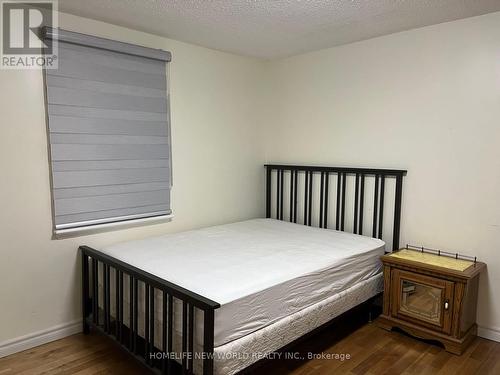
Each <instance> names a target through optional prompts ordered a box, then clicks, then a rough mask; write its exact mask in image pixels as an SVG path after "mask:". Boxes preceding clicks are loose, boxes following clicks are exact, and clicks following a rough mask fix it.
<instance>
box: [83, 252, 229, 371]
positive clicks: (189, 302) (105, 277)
mask: <svg viewBox="0 0 500 375" xmlns="http://www.w3.org/2000/svg"><path fill="white" fill-rule="evenodd" d="M80 251H81V254H82V309H83V331H84V333H88V332H89V331H90V327H93V328H95V329H97V330H98V331H101V332H103V333H104V334H106V335H108V336H110V337H112V338H113V339H115V340H116V341H117V342H118V343H120V344H121V345H122V347H124V348H125V349H126V350H128V351H129V352H131V353H132V354H134V355H135V356H136V358H137V359H139V360H140V361H142V362H143V363H144V364H146V365H147V366H148V367H150V368H151V369H152V370H153V371H155V372H158V373H162V374H172V373H177V371H176V370H180V371H181V372H182V373H188V374H192V373H193V371H194V368H193V363H194V358H195V357H196V358H199V359H200V360H202V361H203V374H212V373H213V366H214V358H213V352H214V312H215V309H217V308H219V307H220V305H219V304H218V303H217V302H214V301H212V300H210V299H208V298H205V297H203V296H200V295H198V294H196V293H193V292H191V291H189V290H187V289H184V288H182V287H180V286H178V285H175V284H172V283H170V282H168V281H166V280H163V279H161V278H159V277H156V276H154V275H152V274H150V273H148V272H145V271H142V270H140V269H138V268H136V267H134V266H131V265H129V264H127V263H124V262H122V261H120V260H117V259H115V258H113V257H111V256H109V255H106V254H104V253H102V252H99V251H97V250H94V249H92V248H90V247H88V246H80ZM99 264H101V265H102V266H101V268H102V271H101V272H99ZM111 270H114V273H115V275H114V276H115V281H114V284H115V285H114V287H115V298H111V282H110V281H111V280H110V278H111ZM125 276H126V277H127V278H128V281H127V282H128V283H129V296H128V300H129V307H128V308H129V311H128V316H129V319H127V320H126V321H124V308H125V303H124V280H125ZM99 280H101V283H102V285H103V289H102V291H103V296H102V301H103V303H102V306H99ZM140 283H141V284H143V285H144V288H145V289H144V290H145V294H144V297H145V298H144V301H139V298H138V295H139V294H138V286H139V284H140ZM155 290H159V291H160V293H161V294H162V323H161V332H162V335H161V336H162V337H161V343H162V345H161V346H162V349H159V348H157V347H156V346H155V345H154V343H155V341H158V340H155V337H154V335H155V329H154V328H155V325H154V322H155V312H156V308H155V302H156V299H155ZM174 298H175V299H178V300H180V301H181V302H182V340H181V341H182V349H181V352H180V353H179V352H178V351H177V353H176V352H175V351H174V349H173V330H174ZM139 303H144V310H145V313H144V327H145V330H144V335H143V336H144V337H141V336H140V335H139V333H138V329H137V327H138V318H139ZM112 304H113V306H114V312H115V313H114V316H112V314H111V306H112ZM196 309H198V310H201V311H203V352H202V353H195V350H194V333H195V328H194V327H195V322H194V316H195V314H194V313H195V310H196Z"/></svg>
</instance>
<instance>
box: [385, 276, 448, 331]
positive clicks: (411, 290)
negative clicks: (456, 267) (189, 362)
mask: <svg viewBox="0 0 500 375" xmlns="http://www.w3.org/2000/svg"><path fill="white" fill-rule="evenodd" d="M391 279H392V286H391V289H392V293H393V295H392V304H391V313H392V316H394V317H397V318H399V319H402V320H406V321H408V322H410V323H416V324H418V325H420V326H424V327H428V328H432V329H433V330H435V331H441V332H443V333H446V334H450V333H451V323H452V311H453V306H452V304H453V291H454V283H453V282H451V281H448V280H443V279H440V278H437V277H432V276H427V275H421V274H418V273H415V272H408V271H404V270H400V269H392V275H391Z"/></svg>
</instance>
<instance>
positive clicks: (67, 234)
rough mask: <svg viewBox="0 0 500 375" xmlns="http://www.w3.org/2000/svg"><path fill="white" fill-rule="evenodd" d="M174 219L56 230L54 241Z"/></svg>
mask: <svg viewBox="0 0 500 375" xmlns="http://www.w3.org/2000/svg"><path fill="white" fill-rule="evenodd" d="M173 218H174V215H173V214H170V215H162V216H155V217H146V218H141V219H132V220H124V221H119V222H114V223H105V224H96V225H89V226H84V227H78V228H68V229H56V230H54V233H53V235H52V239H54V240H61V239H65V238H72V237H80V236H88V235H91V234H97V233H103V232H110V231H114V230H121V229H127V228H133V227H139V226H144V225H153V224H160V223H164V222H169V221H172V219H173Z"/></svg>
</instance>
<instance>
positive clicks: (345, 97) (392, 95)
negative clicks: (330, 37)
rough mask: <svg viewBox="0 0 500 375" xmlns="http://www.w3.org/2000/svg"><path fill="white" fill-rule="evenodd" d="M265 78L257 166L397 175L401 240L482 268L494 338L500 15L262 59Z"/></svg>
mask: <svg viewBox="0 0 500 375" xmlns="http://www.w3.org/2000/svg"><path fill="white" fill-rule="evenodd" d="M267 73H268V76H267V77H268V79H267V81H268V82H269V88H268V94H269V96H268V101H269V105H270V107H271V108H272V109H273V110H272V111H271V112H269V114H270V117H269V119H268V122H267V124H268V126H267V128H266V134H267V138H266V142H267V145H266V159H267V160H268V161H272V162H290V163H292V162H293V163H312V164H320V165H323V164H324V165H345V166H367V167H383V168H391V167H392V168H401V169H408V176H407V177H406V179H405V185H404V193H403V201H404V203H403V220H402V240H401V243H407V242H410V243H416V244H424V245H427V246H430V247H437V248H442V249H447V250H452V251H456V250H458V251H462V252H464V253H468V254H472V255H477V256H478V258H479V259H480V260H482V261H484V262H486V263H487V264H488V271H487V273H486V274H483V275H482V276H481V285H480V298H479V313H478V323H479V324H480V325H481V326H485V327H489V328H496V329H497V330H498V329H499V328H498V327H500V294H499V293H498V285H500V199H499V198H498V195H499V193H500V153H499V148H500V13H494V14H490V15H485V16H481V17H475V18H469V19H465V20H461V21H456V22H451V23H445V24H440V25H436V26H431V27H426V28H422V29H418V30H412V31H408V32H402V33H398V34H393V35H389V36H385V37H380V38H376V39H372V40H368V41H363V42H359V43H354V44H350V45H345V46H341V47H336V48H332V49H327V50H322V51H317V52H312V53H308V54H304V55H300V56H296V57H291V58H288V59H284V60H280V61H277V62H271V63H270V64H269V71H268V72H267ZM497 333H498V337H500V331H499V332H497Z"/></svg>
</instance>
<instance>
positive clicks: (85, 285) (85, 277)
mask: <svg viewBox="0 0 500 375" xmlns="http://www.w3.org/2000/svg"><path fill="white" fill-rule="evenodd" d="M80 251H81V252H82V324H83V326H82V330H83V333H84V334H86V335H88V334H89V333H90V326H89V323H88V322H87V317H88V316H89V315H90V314H89V257H88V256H87V255H86V254H85V253H84V252H83V250H80Z"/></svg>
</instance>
